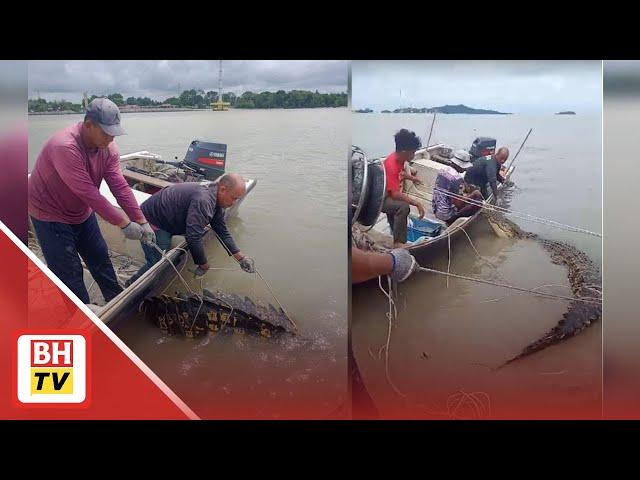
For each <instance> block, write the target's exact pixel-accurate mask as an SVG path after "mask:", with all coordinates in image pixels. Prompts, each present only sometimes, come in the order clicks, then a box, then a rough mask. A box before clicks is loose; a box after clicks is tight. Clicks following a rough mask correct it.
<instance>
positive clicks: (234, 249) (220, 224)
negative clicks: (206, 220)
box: [211, 209, 245, 261]
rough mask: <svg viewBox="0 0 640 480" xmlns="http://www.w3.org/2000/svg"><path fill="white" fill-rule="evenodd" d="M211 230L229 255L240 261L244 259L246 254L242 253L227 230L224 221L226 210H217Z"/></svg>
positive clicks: (212, 220)
mask: <svg viewBox="0 0 640 480" xmlns="http://www.w3.org/2000/svg"><path fill="white" fill-rule="evenodd" d="M211 228H212V229H213V231H214V232H216V233H217V234H218V240H219V241H220V242H221V243H222V244H223V245H224V246H225V247H226V250H228V252H227V253H229V255H233V257H234V258H235V259H236V260H238V261H240V260H242V259H243V258H244V256H245V255H244V253H242V252H241V251H240V249H239V248H238V246H237V245H236V242H235V241H234V240H233V237H232V236H231V234H230V233H229V230H228V229H227V224H226V222H225V221H224V210H222V209H217V211H216V213H215V215H214V216H213V218H212V219H211Z"/></svg>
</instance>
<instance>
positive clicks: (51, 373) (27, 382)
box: [16, 331, 87, 406]
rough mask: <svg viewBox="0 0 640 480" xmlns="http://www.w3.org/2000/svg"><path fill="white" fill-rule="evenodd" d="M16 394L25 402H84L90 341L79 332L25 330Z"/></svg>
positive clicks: (20, 340) (19, 347)
mask: <svg viewBox="0 0 640 480" xmlns="http://www.w3.org/2000/svg"><path fill="white" fill-rule="evenodd" d="M16 353H17V355H16V360H17V365H16V366H17V372H16V373H17V394H18V400H19V401H20V402H21V403H23V404H40V405H42V406H45V405H47V404H62V403H66V404H78V405H77V406H80V405H79V404H82V403H83V402H85V400H86V399H87V341H86V339H85V337H84V336H83V335H82V334H79V332H75V331H74V332H73V334H71V333H69V334H65V333H64V331H57V332H56V333H55V334H23V335H20V336H19V337H18V341H17V352H16Z"/></svg>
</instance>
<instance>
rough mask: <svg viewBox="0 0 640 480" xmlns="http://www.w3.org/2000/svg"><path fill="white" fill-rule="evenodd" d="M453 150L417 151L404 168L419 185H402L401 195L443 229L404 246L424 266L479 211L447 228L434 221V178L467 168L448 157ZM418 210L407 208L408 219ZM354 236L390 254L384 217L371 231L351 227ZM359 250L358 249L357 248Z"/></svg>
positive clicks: (509, 171) (443, 147) (439, 147)
mask: <svg viewBox="0 0 640 480" xmlns="http://www.w3.org/2000/svg"><path fill="white" fill-rule="evenodd" d="M451 152H452V149H451V148H450V147H448V146H446V145H444V144H438V145H433V146H429V147H427V148H423V149H420V150H418V151H416V154H415V157H414V159H413V160H412V161H411V162H410V163H409V164H408V165H405V169H407V168H411V169H412V170H413V172H415V175H416V176H417V177H418V179H420V180H421V181H422V183H423V184H422V185H420V186H416V185H414V184H413V182H410V181H404V182H403V192H404V193H405V194H406V195H408V196H409V197H411V198H413V199H415V200H418V201H420V202H421V203H422V204H423V205H424V208H425V212H426V213H425V216H424V218H425V219H427V220H429V221H430V222H433V223H436V224H441V225H442V228H441V231H440V234H439V235H437V236H434V237H428V236H424V237H421V238H418V239H416V240H415V241H414V242H407V245H408V246H407V249H408V250H409V252H411V254H412V255H413V256H414V257H416V259H417V260H418V262H420V263H422V264H424V263H425V262H427V261H428V260H429V259H430V258H433V256H435V255H439V254H441V253H442V247H443V246H444V248H445V249H446V248H447V244H448V242H449V237H451V240H453V239H454V238H455V237H457V236H458V235H459V234H461V233H462V230H463V229H464V228H466V227H468V226H469V225H471V224H472V223H473V222H475V221H476V220H477V219H478V218H479V217H480V215H481V214H482V211H481V210H480V211H478V212H476V213H475V214H474V215H472V216H470V217H461V218H458V219H457V220H456V221H454V222H453V223H452V224H451V225H450V226H447V224H446V223H445V222H443V221H442V220H439V219H438V218H436V217H435V215H434V213H433V211H432V207H431V199H432V195H433V187H434V185H435V181H436V177H437V175H438V173H439V172H440V171H441V170H443V169H446V168H455V169H456V170H457V171H459V172H461V173H462V172H464V171H465V170H466V168H468V166H470V165H471V164H470V163H469V164H468V165H464V162H455V161H454V159H452V155H451ZM374 161H380V162H382V161H384V158H379V159H376V160H374ZM514 169H515V167H513V166H510V167H509V168H508V169H507V173H506V178H507V180H508V179H509V178H510V177H511V175H512V174H513V171H514ZM502 188H503V185H502V184H498V190H500V189H502ZM487 201H488V202H491V203H493V202H494V199H493V195H491V196H490V197H489V198H488V199H487ZM418 217H419V214H418V209H417V208H416V207H414V206H411V207H410V213H409V219H410V220H413V219H418ZM353 229H354V230H353V234H354V239H355V241H356V244H359V243H361V242H363V241H364V242H366V243H368V244H369V245H371V244H372V245H373V248H374V249H375V250H380V251H382V250H390V249H392V248H393V237H392V235H391V230H390V226H389V222H388V220H387V216H386V214H384V213H380V215H379V216H378V220H377V221H376V223H375V224H374V225H373V226H372V227H363V226H361V225H358V224H356V225H354V227H353ZM360 246H361V245H360Z"/></svg>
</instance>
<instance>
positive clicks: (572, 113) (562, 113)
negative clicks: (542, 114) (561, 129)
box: [556, 110, 576, 115]
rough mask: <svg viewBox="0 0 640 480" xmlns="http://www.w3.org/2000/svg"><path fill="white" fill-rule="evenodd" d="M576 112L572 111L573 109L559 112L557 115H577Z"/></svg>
mask: <svg viewBox="0 0 640 480" xmlns="http://www.w3.org/2000/svg"><path fill="white" fill-rule="evenodd" d="M575 114H576V112H572V111H571V110H567V111H566V112H558V113H556V115H575Z"/></svg>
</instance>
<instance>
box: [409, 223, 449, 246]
mask: <svg viewBox="0 0 640 480" xmlns="http://www.w3.org/2000/svg"><path fill="white" fill-rule="evenodd" d="M409 219H410V222H409V225H408V226H407V241H409V242H415V241H416V240H418V239H419V238H420V237H437V236H438V235H440V233H442V224H441V223H436V222H432V221H430V220H427V219H425V218H416V217H409Z"/></svg>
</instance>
